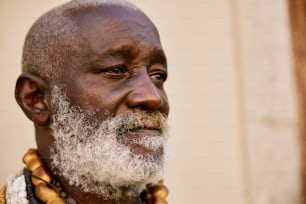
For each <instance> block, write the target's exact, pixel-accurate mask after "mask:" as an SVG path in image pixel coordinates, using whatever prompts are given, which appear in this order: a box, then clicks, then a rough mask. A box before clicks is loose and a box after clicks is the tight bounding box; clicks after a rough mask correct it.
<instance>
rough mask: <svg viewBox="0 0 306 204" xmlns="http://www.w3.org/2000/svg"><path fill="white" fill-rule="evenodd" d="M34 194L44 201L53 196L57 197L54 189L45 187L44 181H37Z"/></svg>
mask: <svg viewBox="0 0 306 204" xmlns="http://www.w3.org/2000/svg"><path fill="white" fill-rule="evenodd" d="M35 194H36V196H37V197H38V198H39V199H40V200H42V201H43V202H45V203H46V202H47V201H49V200H51V199H53V198H56V197H58V195H57V193H56V192H55V191H54V190H52V189H50V188H49V187H47V185H46V184H45V183H39V184H38V185H37V186H36V187H35Z"/></svg>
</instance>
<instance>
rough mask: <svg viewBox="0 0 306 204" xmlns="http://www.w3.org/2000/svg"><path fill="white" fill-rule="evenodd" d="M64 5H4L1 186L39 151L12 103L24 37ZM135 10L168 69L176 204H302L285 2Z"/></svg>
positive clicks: (30, 1) (9, 0)
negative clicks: (144, 17)
mask: <svg viewBox="0 0 306 204" xmlns="http://www.w3.org/2000/svg"><path fill="white" fill-rule="evenodd" d="M62 2H65V1H63V0H52V1H51V0H27V1H17V0H1V2H0V28H1V31H2V32H1V38H0V53H1V61H0V65H1V74H0V77H1V80H0V83H1V99H0V125H1V126H0V130H1V132H2V134H1V137H0V154H1V155H2V156H1V157H0V163H1V171H0V183H4V182H5V179H6V178H7V177H8V176H9V175H10V174H13V173H14V172H15V171H17V170H18V169H20V168H21V167H22V164H21V157H22V155H23V153H24V152H25V151H26V150H27V148H29V147H33V146H34V145H35V144H34V135H33V127H32V124H31V122H29V121H28V120H27V119H26V117H25V116H24V115H23V113H22V111H21V110H20V109H19V108H18V106H17V105H16V103H15V101H14V97H13V96H14V94H13V89H14V83H15V80H16V78H17V76H18V74H19V70H20V56H21V47H22V42H23V39H24V36H25V34H26V32H27V30H28V29H29V27H30V25H31V23H32V22H33V21H34V19H36V18H37V17H38V16H39V15H40V14H42V13H43V12H44V11H46V10H48V9H49V8H51V7H53V6H54V5H58V4H59V3H62ZM133 2H134V3H135V4H137V5H138V6H139V7H140V8H142V9H143V10H144V11H145V13H147V14H148V15H149V16H150V17H151V18H152V20H153V21H154V22H155V24H156V25H157V27H158V28H159V31H160V33H161V38H162V43H163V45H164V48H165V50H166V53H167V56H168V60H169V72H170V77H169V81H168V83H167V86H166V88H167V91H168V95H169V99H170V105H171V115H170V133H171V135H172V138H171V141H170V153H171V155H170V164H169V169H168V172H167V174H166V178H165V180H166V183H167V184H168V186H169V188H170V192H171V194H170V198H169V203H175V204H189V203H193V204H203V203H209V204H215V203H218V204H226V203H233V204H234V203H235V204H255V203H256V204H268V203H270V204H279V203H284V204H285V203H286V204H287V203H291V204H296V203H298V197H299V195H298V194H299V188H298V186H299V185H298V183H299V180H298V179H299V177H298V167H299V166H298V162H297V161H298V154H297V153H298V148H297V144H296V132H295V100H294V99H295V95H294V87H293V85H292V84H293V83H292V78H291V64H290V63H291V62H290V53H289V48H290V45H289V44H288V30H287V20H286V9H285V2H284V1H262V0H231V1H230V0H218V1H213V0H190V1H186V0H176V1H171V0H155V1H147V0H133ZM269 2H273V4H272V3H270V4H269ZM280 178H281V179H280ZM288 198H290V201H292V202H290V201H288ZM286 199H287V200H286Z"/></svg>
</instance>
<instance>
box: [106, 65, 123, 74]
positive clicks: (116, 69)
mask: <svg viewBox="0 0 306 204" xmlns="http://www.w3.org/2000/svg"><path fill="white" fill-rule="evenodd" d="M125 72H126V67H125V66H124V65H115V66H112V67H110V68H108V69H106V72H105V73H108V74H124V73H125Z"/></svg>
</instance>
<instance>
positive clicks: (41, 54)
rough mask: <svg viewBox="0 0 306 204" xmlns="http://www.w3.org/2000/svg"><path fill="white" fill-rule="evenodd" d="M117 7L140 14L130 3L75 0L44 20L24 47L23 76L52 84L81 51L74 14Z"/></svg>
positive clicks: (40, 21) (33, 29) (50, 13)
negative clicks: (72, 56)
mask: <svg viewBox="0 0 306 204" xmlns="http://www.w3.org/2000/svg"><path fill="white" fill-rule="evenodd" d="M109 5H115V6H120V7H124V8H127V9H132V10H137V11H140V10H139V9H138V8H137V7H136V6H135V5H133V4H132V3H130V2H129V1H126V0H72V1H70V2H68V3H66V4H63V5H61V6H59V7H56V8H54V9H52V10H50V11H49V12H47V13H46V14H44V15H43V16H41V17H40V18H39V19H38V20H37V21H36V22H35V23H34V24H33V25H32V27H31V28H30V30H29V32H28V34H27V36H26V39H25V42H24V46H23V54H22V72H23V73H31V74H35V75H38V76H40V77H42V78H44V79H45V80H48V81H52V80H54V79H56V78H57V77H58V74H59V71H60V69H61V68H62V67H63V64H64V62H65V58H67V57H68V56H69V55H70V54H71V53H73V52H76V51H77V50H78V49H77V48H78V44H79V43H78V41H79V40H80V39H79V36H78V25H77V24H76V22H74V21H73V20H72V17H71V14H72V13H78V12H81V11H83V10H84V9H87V8H90V7H94V8H95V7H100V6H109Z"/></svg>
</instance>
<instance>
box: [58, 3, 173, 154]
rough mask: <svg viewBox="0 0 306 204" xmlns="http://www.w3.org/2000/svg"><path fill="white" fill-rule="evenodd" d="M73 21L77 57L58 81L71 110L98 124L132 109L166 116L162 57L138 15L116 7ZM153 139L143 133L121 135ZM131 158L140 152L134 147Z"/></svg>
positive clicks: (146, 130) (146, 22)
mask: <svg viewBox="0 0 306 204" xmlns="http://www.w3.org/2000/svg"><path fill="white" fill-rule="evenodd" d="M74 18H75V20H77V21H78V22H80V23H79V25H80V32H81V37H82V40H83V43H82V44H81V46H80V49H81V52H80V53H81V54H79V55H78V56H71V58H70V59H69V61H68V62H67V63H66V67H65V70H64V73H63V75H62V76H63V78H62V80H63V82H64V84H65V86H66V91H67V96H68V97H69V99H70V102H71V104H73V105H78V106H79V107H80V108H81V109H83V110H93V111H95V112H96V113H97V114H96V115H95V117H98V119H100V120H101V121H102V120H104V119H106V118H108V117H110V116H111V117H116V116H119V115H121V114H123V113H125V112H126V111H131V110H133V109H135V108H138V109H141V110H145V111H149V112H154V111H159V112H161V113H163V114H164V115H168V112H169V106H168V101H167V96H166V93H165V91H164V88H163V84H164V81H165V79H166V77H167V67H166V57H165V55H164V52H163V50H162V47H161V44H160V41H159V36H158V34H157V31H156V29H155V27H154V26H153V24H152V23H151V22H150V21H149V20H148V19H147V18H145V17H144V16H143V15H142V14H140V13H139V12H135V11H129V10H127V9H122V8H118V7H108V8H106V9H92V10H90V11H87V13H82V14H78V15H76V16H75V17H74ZM95 119H96V118H95ZM153 133H154V134H156V130H154V129H150V128H143V129H135V130H131V131H129V132H128V133H127V134H128V135H129V136H130V137H139V136H141V135H147V134H153ZM134 152H135V153H140V154H141V153H145V152H146V149H144V148H141V147H139V146H134Z"/></svg>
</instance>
